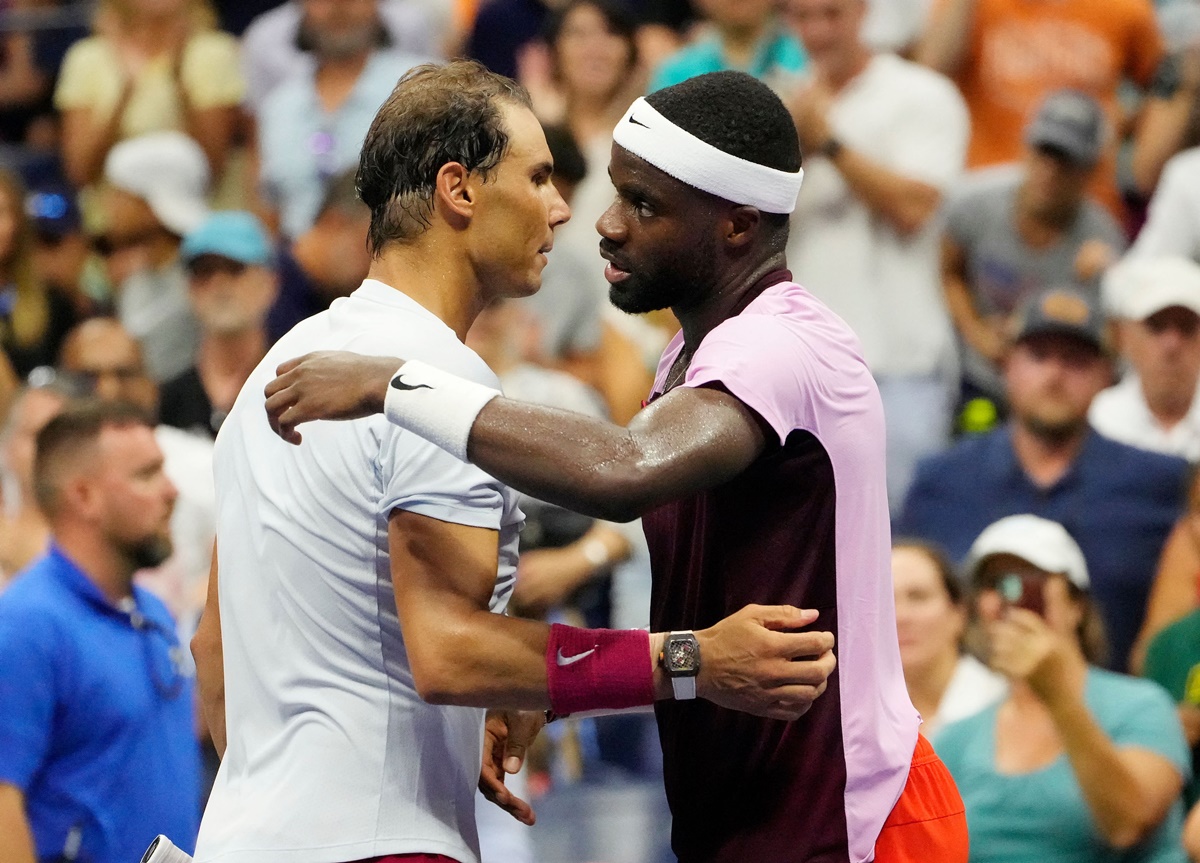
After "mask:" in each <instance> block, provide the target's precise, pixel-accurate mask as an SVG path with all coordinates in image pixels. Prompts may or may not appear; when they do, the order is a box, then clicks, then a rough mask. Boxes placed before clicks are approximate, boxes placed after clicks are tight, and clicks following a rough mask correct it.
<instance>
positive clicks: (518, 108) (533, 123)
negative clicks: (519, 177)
mask: <svg viewBox="0 0 1200 863" xmlns="http://www.w3.org/2000/svg"><path fill="white" fill-rule="evenodd" d="M501 110H502V113H503V115H504V126H505V130H506V131H507V132H508V154H507V156H506V158H516V159H522V160H531V161H540V160H543V159H544V160H547V161H549V159H550V147H549V146H548V145H547V144H546V133H545V132H544V131H542V124H541V123H540V122H539V121H538V118H537V117H536V116H534V113H533V111H531V110H530V109H528V108H526V107H525V106H524V105H520V104H518V103H515V102H504V103H503V108H502V109H501Z"/></svg>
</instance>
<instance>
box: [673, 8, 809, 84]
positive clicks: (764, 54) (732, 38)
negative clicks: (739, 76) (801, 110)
mask: <svg viewBox="0 0 1200 863" xmlns="http://www.w3.org/2000/svg"><path fill="white" fill-rule="evenodd" d="M695 5H696V11H698V12H699V13H700V14H701V15H702V16H704V18H705V20H706V22H707V23H708V26H709V29H710V31H711V32H709V33H708V34H706V35H705V36H703V37H701V38H700V40H699V41H697V42H695V43H694V44H692V45H689V46H687V47H685V48H682V49H681V50H680V51H679V52H678V53H676V54H674V55H672V56H670V57H668V58H667V59H666V60H664V61H663V62H662V63H661V64H660V65H659V67H658V68H657V69H655V70H654V74H653V76H652V77H651V79H650V92H654V91H655V90H661V89H663V88H664V87H670V86H671V85H672V84H678V83H679V82H680V81H686V80H687V79H688V78H694V77H696V76H697V75H703V74H705V73H706V72H725V71H737V72H746V73H747V74H750V75H753V76H754V77H755V78H758V79H759V80H761V81H763V82H765V83H766V84H768V85H770V86H771V87H773V88H774V89H776V90H778V91H781V92H783V91H786V90H788V89H790V88H791V87H792V85H793V84H794V81H795V78H796V76H798V75H799V74H800V73H801V72H803V71H804V69H805V67H806V66H807V65H808V58H807V57H806V56H805V53H804V47H803V46H802V45H801V44H800V42H798V41H797V39H796V37H795V36H794V35H792V34H791V33H789V32H788V30H787V28H785V27H784V26H783V25H782V24H781V23H780V21H779V19H778V16H777V15H776V11H775V7H776V5H777V4H776V3H774V2H772V0H696V4H695Z"/></svg>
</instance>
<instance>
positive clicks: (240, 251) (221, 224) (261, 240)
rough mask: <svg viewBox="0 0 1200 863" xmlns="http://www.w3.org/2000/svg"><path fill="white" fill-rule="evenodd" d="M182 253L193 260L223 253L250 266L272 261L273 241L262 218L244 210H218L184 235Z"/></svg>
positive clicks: (180, 252)
mask: <svg viewBox="0 0 1200 863" xmlns="http://www.w3.org/2000/svg"><path fill="white" fill-rule="evenodd" d="M179 255H180V257H181V258H183V262H184V264H190V263H191V262H192V261H194V260H196V258H198V257H200V256H201V255H220V256H221V257H222V258H229V259H230V260H232V261H238V262H240V263H243V264H247V265H249V266H266V265H268V264H270V263H271V260H272V255H271V241H270V240H269V239H268V238H267V232H266V230H264V229H263V226H262V222H260V221H259V220H258V219H257V218H255V217H254V215H253V214H251V213H247V212H243V211H241V210H226V211H223V212H216V213H213V214H212V215H210V216H209V217H208V218H207V219H205V220H204V221H203V222H201V223H200V227H198V228H197V229H196V230H194V231H192V232H191V233H190V234H188V235H187V236H186V237H184V238H183V245H182V246H181V247H180V249H179Z"/></svg>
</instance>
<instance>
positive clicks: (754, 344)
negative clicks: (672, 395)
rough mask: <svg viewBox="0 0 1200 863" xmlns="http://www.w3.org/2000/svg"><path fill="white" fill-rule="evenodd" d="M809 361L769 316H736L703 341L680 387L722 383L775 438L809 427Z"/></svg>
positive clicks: (797, 342)
mask: <svg viewBox="0 0 1200 863" xmlns="http://www.w3.org/2000/svg"><path fill="white" fill-rule="evenodd" d="M811 367H812V358H811V357H810V356H809V351H808V350H807V349H806V348H805V346H804V344H803V343H802V342H801V340H800V339H799V338H798V337H797V336H796V335H795V333H792V332H791V331H789V330H788V329H787V328H785V327H784V326H783V325H781V324H780V323H778V322H777V321H776V319H775V318H774V317H772V316H770V315H765V314H755V315H745V314H743V315H738V316H736V317H733V318H730V319H729V320H727V321H725V322H723V323H722V324H721V325H720V326H718V327H717V328H716V329H714V330H713V331H712V332H710V333H709V334H708V335H707V336H705V338H704V341H703V342H701V344H700V347H699V348H698V349H697V350H696V354H695V356H694V357H692V362H691V365H690V366H689V368H688V373H687V378H686V379H685V381H684V383H685V385H686V386H689V387H702V386H709V385H712V384H720V385H721V386H722V387H724V388H725V389H726V390H728V391H729V393H730V394H732V395H733V396H734V397H735V398H737V399H738V400H739V401H741V402H742V403H743V404H744V405H746V406H747V407H748V408H750V409H751V410H753V411H754V412H755V413H757V414H758V415H759V416H760V417H761V418H762V419H763V421H764V422H766V423H767V425H769V426H770V427H771V429H772V430H773V431H774V432H775V434H777V435H778V436H779V442H780V443H783V442H784V441H786V440H787V437H788V435H789V434H791V433H792V432H793V431H795V430H796V429H799V428H811V426H812V424H813V423H812V420H813V416H812V405H811V403H810V400H809V399H808V397H807V394H808V393H810V392H811V386H812V375H811Z"/></svg>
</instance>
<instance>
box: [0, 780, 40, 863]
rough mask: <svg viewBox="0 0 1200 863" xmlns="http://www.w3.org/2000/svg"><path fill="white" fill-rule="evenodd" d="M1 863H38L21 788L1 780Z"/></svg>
mask: <svg viewBox="0 0 1200 863" xmlns="http://www.w3.org/2000/svg"><path fill="white" fill-rule="evenodd" d="M0 863H37V851H36V849H35V848H34V845H33V832H32V831H31V830H30V829H29V819H28V817H26V815H25V795H24V794H23V793H21V789H20V788H18V787H17V786H15V785H11V784H9V783H7V782H0Z"/></svg>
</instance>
